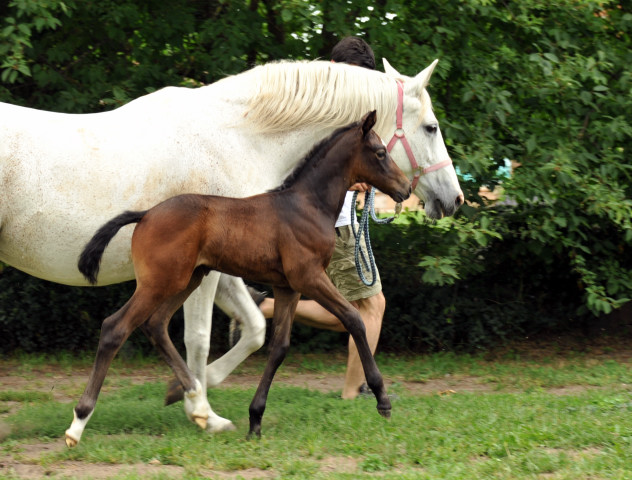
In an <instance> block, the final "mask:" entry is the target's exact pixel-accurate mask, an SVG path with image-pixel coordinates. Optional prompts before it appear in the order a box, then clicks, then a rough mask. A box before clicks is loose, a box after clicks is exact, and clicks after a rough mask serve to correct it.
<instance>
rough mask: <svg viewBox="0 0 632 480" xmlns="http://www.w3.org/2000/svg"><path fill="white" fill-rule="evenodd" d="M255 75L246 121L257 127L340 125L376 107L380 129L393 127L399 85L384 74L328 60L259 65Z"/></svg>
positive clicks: (265, 129)
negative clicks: (253, 92) (253, 91)
mask: <svg viewBox="0 0 632 480" xmlns="http://www.w3.org/2000/svg"><path fill="white" fill-rule="evenodd" d="M246 74H248V75H253V76H255V79H254V81H253V83H254V84H255V85H257V87H256V89H257V90H256V92H255V94H254V95H253V96H252V98H251V99H250V102H249V104H248V109H247V113H246V121H247V122H249V123H250V124H251V125H252V126H253V127H254V128H255V129H256V130H257V131H259V132H262V133H263V132H280V131H283V130H288V129H296V128H299V127H301V126H304V125H320V126H322V127H324V128H327V127H339V126H342V125H345V124H347V123H350V122H354V121H357V120H358V119H359V118H361V117H362V116H363V115H364V114H366V113H367V112H369V111H371V110H377V111H378V116H377V117H378V118H377V125H376V128H375V130H376V131H377V132H384V131H385V127H387V126H392V124H393V122H394V117H395V109H396V107H397V88H396V84H395V81H394V80H393V78H391V77H389V76H387V75H386V74H384V73H381V72H377V71H372V70H368V69H365V68H361V67H357V66H350V65H346V64H342V63H332V62H326V61H311V62H308V61H283V62H272V63H268V64H266V65H261V66H258V67H255V68H254V69H252V70H250V71H249V72H247V73H246Z"/></svg>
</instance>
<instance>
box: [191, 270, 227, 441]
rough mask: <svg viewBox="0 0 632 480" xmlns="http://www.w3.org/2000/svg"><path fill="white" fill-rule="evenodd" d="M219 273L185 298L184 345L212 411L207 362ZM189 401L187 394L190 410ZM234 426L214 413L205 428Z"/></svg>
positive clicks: (220, 428) (216, 428)
mask: <svg viewBox="0 0 632 480" xmlns="http://www.w3.org/2000/svg"><path fill="white" fill-rule="evenodd" d="M219 275H220V274H219V273H218V272H214V271H213V272H210V273H209V274H208V275H207V276H206V277H204V278H203V279H202V283H200V286H199V287H198V288H197V289H195V290H194V291H193V292H192V293H191V295H190V296H189V298H188V299H187V300H186V301H185V302H184V345H185V347H186V351H187V365H188V366H189V369H190V370H191V372H193V375H195V378H197V379H198V380H199V382H200V385H201V388H202V392H203V394H204V397H205V400H204V401H205V402H206V404H207V406H208V410H209V412H212V409H211V406H210V404H209V403H208V399H207V398H206V362H207V360H208V353H209V348H210V341H211V326H212V320H213V299H214V298H215V290H216V289H217V282H218V280H219ZM188 403H190V401H189V399H188V398H187V397H186V396H185V411H187V412H188V411H189V410H191V409H192V408H193V406H192V405H189V404H188ZM234 428H235V427H234V425H233V423H232V422H231V421H230V420H228V419H226V418H222V417H220V416H219V415H214V414H213V415H211V416H210V417H209V419H208V424H207V426H206V430H207V431H208V432H211V433H213V432H219V431H224V430H232V429H234Z"/></svg>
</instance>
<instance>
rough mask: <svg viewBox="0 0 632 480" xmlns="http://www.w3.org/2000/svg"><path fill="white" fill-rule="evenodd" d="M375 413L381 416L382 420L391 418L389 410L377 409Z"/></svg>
mask: <svg viewBox="0 0 632 480" xmlns="http://www.w3.org/2000/svg"><path fill="white" fill-rule="evenodd" d="M377 412H378V413H379V414H380V415H382V416H383V417H384V418H391V409H390V408H378V409H377Z"/></svg>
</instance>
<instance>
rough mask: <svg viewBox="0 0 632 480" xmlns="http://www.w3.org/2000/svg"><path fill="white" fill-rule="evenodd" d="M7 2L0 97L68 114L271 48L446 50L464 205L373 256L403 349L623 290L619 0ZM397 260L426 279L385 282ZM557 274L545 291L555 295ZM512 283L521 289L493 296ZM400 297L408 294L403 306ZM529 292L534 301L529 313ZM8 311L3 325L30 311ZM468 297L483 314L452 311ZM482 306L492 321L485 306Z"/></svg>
mask: <svg viewBox="0 0 632 480" xmlns="http://www.w3.org/2000/svg"><path fill="white" fill-rule="evenodd" d="M0 13H1V14H2V15H1V18H2V19H3V20H2V23H1V24H0V100H2V101H7V102H11V103H15V104H21V105H26V106H30V107H34V108H43V109H50V110H57V111H65V112H97V111H102V110H107V109H111V108H115V107H117V106H119V105H122V104H124V103H125V102H127V101H129V100H130V99H133V98H136V97H138V96H140V95H143V94H145V93H147V92H151V91H153V90H156V89H158V88H161V87H163V86H166V85H181V86H198V85H202V84H206V83H210V82H213V81H216V80H218V79H220V78H222V77H224V76H226V75H228V74H233V73H237V72H240V71H243V70H244V69H246V68H249V67H250V66H252V65H254V64H256V63H261V62H265V61H269V60H275V59H280V58H317V57H324V58H326V57H327V55H328V53H329V51H330V49H331V47H332V46H333V44H334V43H335V42H336V41H337V39H338V38H339V37H341V36H344V35H350V34H353V35H362V36H363V37H364V38H366V39H367V41H369V43H371V45H372V46H373V49H374V51H375V53H376V57H377V59H378V60H379V59H380V58H381V57H383V56H384V57H387V58H388V59H389V61H391V63H392V64H393V65H394V66H396V67H397V68H398V69H399V70H400V71H402V72H403V73H406V74H410V75H414V74H416V73H417V72H418V71H419V70H420V68H421V67H423V66H425V65H427V64H428V63H429V62H430V61H431V60H432V59H434V58H439V59H440V62H439V64H438V66H437V69H436V70H435V73H434V77H433V81H432V83H431V85H430V86H429V91H430V94H431V96H432V99H433V102H434V108H435V110H437V116H438V118H439V119H440V120H441V123H442V131H443V136H444V138H445V140H446V144H447V146H448V149H449V151H450V153H451V155H452V157H453V158H454V161H455V163H456V164H457V165H458V166H459V169H460V171H461V172H463V173H464V174H467V175H466V176H463V177H462V178H461V181H462V186H463V189H464V192H465V195H466V199H467V200H468V202H470V206H468V207H464V208H462V209H461V212H460V214H459V215H458V216H457V218H455V219H452V220H442V221H440V222H437V223H436V224H429V223H427V222H426V221H425V220H423V219H422V218H412V217H411V218H410V219H409V221H410V225H409V228H408V230H410V231H412V232H416V234H417V235H420V236H423V237H424V238H425V239H426V240H425V241H423V242H422V241H419V242H420V245H415V242H417V240H413V239H412V234H411V233H409V232H405V231H403V230H404V229H401V230H402V231H400V230H397V231H398V234H401V235H403V236H402V240H400V241H399V242H400V243H402V244H406V248H409V247H410V248H412V249H413V251H414V252H415V255H414V259H413V260H412V261H410V260H408V261H402V260H401V258H400V257H401V256H402V255H404V254H406V252H407V251H402V252H394V251H392V250H391V247H390V246H383V248H385V249H387V252H386V254H385V255H382V256H378V264H379V267H380V270H381V271H382V272H385V274H386V275H387V279H388V281H389V282H390V284H393V285H398V283H405V285H403V284H402V285H399V286H401V287H404V286H405V287H406V288H410V289H412V290H410V291H401V290H400V289H398V290H397V292H398V293H397V294H393V293H390V291H389V289H390V288H391V287H390V284H386V286H385V290H386V292H387V294H388V295H390V297H391V299H392V300H391V301H390V302H389V309H388V310H387V315H391V314H390V313H388V312H389V311H392V310H394V312H395V313H394V314H393V315H392V317H391V319H389V321H388V322H386V323H387V324H389V322H391V321H393V320H392V318H396V319H397V323H396V327H397V329H398V331H400V330H401V331H402V332H406V331H408V332H409V335H413V332H417V333H415V334H414V335H413V337H414V338H415V339H416V340H414V341H413V347H412V348H417V347H419V346H420V345H421V344H424V345H426V344H427V343H428V340H427V339H425V340H421V339H420V338H421V337H420V336H419V335H420V333H419V332H418V330H417V327H416V325H420V324H422V325H424V327H423V328H426V329H428V328H430V329H431V330H432V331H433V332H435V331H436V330H435V329H434V328H431V327H430V325H433V324H441V325H442V328H444V327H445V328H446V329H447V328H448V327H449V329H452V331H453V333H452V337H451V340H450V341H448V340H447V339H446V338H444V337H443V336H441V340H436V341H435V342H434V345H435V346H447V345H455V344H467V345H478V344H480V342H481V341H482V339H483V338H491V337H490V336H489V335H487V333H486V332H489V331H490V330H489V329H490V328H491V324H493V325H494V327H493V328H491V331H493V332H495V334H497V335H501V336H502V335H505V334H508V333H509V332H510V331H514V332H515V331H518V330H520V329H523V328H524V329H527V328H529V329H530V328H535V327H537V326H540V325H545V324H546V322H548V321H552V323H553V324H555V325H558V324H559V321H558V320H553V319H555V318H557V319H559V318H562V317H564V318H567V319H569V318H571V317H574V318H578V319H586V318H590V317H589V316H588V315H593V316H595V315H600V314H604V313H609V312H611V311H612V310H613V309H616V308H619V307H621V305H623V304H624V303H626V302H628V301H629V300H630V298H632V269H631V268H630V265H632V262H631V261H630V256H631V253H630V252H631V249H632V200H631V199H632V186H631V185H632V182H631V180H632V179H631V177H632V166H631V165H630V164H629V161H628V158H629V156H630V151H631V149H632V145H631V143H632V141H631V140H632V125H631V123H630V115H629V112H630V111H632V94H631V93H632V72H631V70H630V65H631V64H632V41H631V38H632V36H631V35H630V33H631V30H632V11H630V7H629V5H628V4H627V3H623V2H618V1H614V0H599V1H590V0H579V1H577V0H558V1H555V2H549V1H546V2H545V1H543V0H524V1H521V2H504V3H498V2H488V1H480V0H464V1H461V2H398V1H387V2H368V1H367V0H350V1H348V2H345V3H340V2H331V1H328V0H321V1H313V2H299V1H298V0H282V1H272V0H261V1H248V2H246V1H238V0H212V1H209V2H199V1H192V0H174V1H171V2H163V1H158V0H142V1H132V0H117V1H114V0H107V1H101V2H76V1H75V0H65V1H61V0H46V1H39V2H31V1H27V0H12V1H10V2H8V3H4V4H2V5H0ZM506 159H509V160H512V162H513V163H514V165H519V167H518V168H515V169H514V171H513V173H512V176H511V178H509V179H504V180H503V179H501V178H500V177H499V176H498V175H497V174H496V172H497V169H498V167H499V166H501V165H504V162H505V160H506ZM501 181H502V182H503V184H502V187H503V189H504V191H505V194H506V198H507V202H506V203H507V204H509V205H513V208H496V207H494V206H489V205H488V202H487V201H486V200H485V199H484V198H481V196H480V195H479V189H480V187H481V186H483V185H485V186H488V187H489V188H490V189H493V188H494V187H495V186H497V185H498V184H499V182H501ZM389 228H390V227H389ZM397 228H399V227H397ZM380 235H383V236H385V235H387V234H385V233H384V234H380ZM389 241H391V239H390V237H389ZM424 242H425V243H424ZM394 244H396V243H394ZM394 244H393V245H394ZM418 246H423V247H424V249H423V250H418V249H417V247H418ZM417 252H422V254H417ZM479 257H482V258H479ZM389 262H394V263H393V264H392V265H391V264H390V263H389ZM501 266H502V268H501ZM510 267H511V268H510ZM502 269H504V270H502ZM389 272H392V275H391V274H390V273H389ZM401 272H406V277H407V278H415V279H416V281H418V282H419V283H418V284H415V283H412V282H403V281H398V280H393V279H394V278H395V277H396V276H400V277H401V276H403V275H401ZM396 274H397V275H396ZM4 275H6V272H5V273H4V274H2V275H0V278H1V277H2V276H4ZM546 277H548V278H546ZM480 282H488V283H487V284H485V285H483V284H480V285H479V283H480ZM558 284H559V285H563V288H562V287H560V289H561V290H563V292H558V293H559V294H560V295H561V298H560V300H559V301H558V302H556V301H554V298H553V297H554V295H553V294H552V293H550V292H557V290H558V288H557V287H556V286H557V285H558ZM420 285H422V286H423V288H421V287H420ZM433 285H434V287H432V286H433ZM508 285H511V288H516V289H517V290H515V291H513V293H511V288H509V287H508ZM570 285H572V286H573V287H571V286H570ZM551 286H553V288H551ZM431 287H432V288H431ZM40 288H41V287H38V289H40ZM426 288H427V289H428V290H426ZM538 289H541V290H538ZM18 290H19V289H18V288H17V287H13V286H12V287H10V289H9V290H7V289H5V290H0V292H1V293H0V294H1V295H2V296H3V298H4V299H5V300H3V301H5V302H7V303H5V305H8V304H9V303H8V302H9V301H13V302H16V301H19V299H20V298H25V299H26V298H29V299H31V300H25V301H29V302H32V301H33V300H32V299H33V298H37V297H38V296H39V297H40V298H43V296H45V295H49V294H48V293H45V292H43V291H42V290H37V291H36V292H30V293H24V292H20V291H18ZM474 290H476V292H477V293H476V294H470V293H468V292H473V291H474ZM400 292H401V293H400ZM438 292H440V293H438ZM483 292H496V293H494V295H491V296H490V294H489V293H483ZM525 292H529V294H528V295H531V297H529V296H528V295H527V296H525V295H526V293H525ZM50 295H52V294H50ZM65 295H66V294H65V293H64V294H62V295H61V296H59V297H56V298H50V299H49V300H51V301H53V302H56V303H54V305H53V306H51V307H50V309H49V308H48V307H45V306H42V307H41V308H40V307H38V308H37V309H35V311H34V312H33V313H32V315H34V316H33V317H30V319H26V322H27V323H29V322H32V323H31V324H29V329H30V330H37V329H36V328H35V326H36V325H37V326H38V328H39V329H42V328H44V329H45V328H46V327H42V326H41V325H42V324H44V325H46V324H48V323H50V321H49V319H50V318H52V317H53V318H56V317H59V318H64V317H66V316H68V314H67V313H66V314H64V313H62V310H64V309H65V308H66V307H65V306H64V305H68V304H70V305H72V304H73V301H72V300H71V299H70V298H71V297H70V296H65ZM514 297H515V298H518V299H522V301H523V302H524V303H519V302H518V303H516V302H514V301H511V302H507V301H505V300H504V299H513V298H514ZM411 298H412V299H414V300H413V304H414V306H415V308H410V309H405V308H403V307H402V306H400V305H399V303H398V302H399V301H401V302H404V303H403V304H404V305H405V304H407V303H409V301H410V299H411ZM11 299H12V300H11ZM393 300H396V301H393ZM90 301H91V302H92V301H94V302H95V304H97V305H98V304H99V300H97V299H96V298H95V299H93V300H90ZM533 301H535V302H536V310H537V312H538V315H537V319H535V320H532V323H531V324H528V322H527V321H526V318H528V317H529V316H530V315H531V316H532V317H533V316H534V315H533V305H531V302H533ZM538 302H542V303H538ZM14 305H15V304H14ZM421 305H424V306H425V307H424V308H423V309H422V308H419V307H420V306H421ZM497 305H503V308H502V309H499V308H497ZM73 306H74V305H73ZM466 307H467V308H466ZM3 308H5V310H3V311H2V312H3V313H2V314H1V315H0V323H1V322H2V318H5V319H6V318H8V317H11V318H17V317H18V316H19V314H18V313H17V312H16V309H20V308H23V307H20V306H18V307H15V306H14V307H9V306H7V307H3ZM85 308H86V306H85V305H81V306H80V308H79V309H77V311H85ZM564 308H567V309H568V310H567V311H566V313H564V314H563V313H562V312H563V309H564ZM6 309H9V310H6ZM66 309H67V308H66ZM99 310H100V311H101V309H99ZM104 310H107V311H113V310H112V309H109V308H106V309H104ZM51 311H52V312H51ZM56 311H59V314H57V313H56ZM467 311H469V312H478V313H476V314H474V313H470V314H465V313H463V315H461V314H460V313H459V314H458V315H457V314H456V313H455V312H467ZM492 311H493V312H495V313H493V314H491V313H489V312H492ZM424 312H432V313H428V314H427V315H426V314H424ZM482 312H488V314H489V315H491V317H486V318H487V319H486V320H481V316H480V314H482ZM51 313H52V314H53V315H52V317H51ZM400 314H401V315H400ZM2 315H4V316H2ZM71 316H72V315H71ZM100 316H101V313H100V314H99V317H100ZM490 318H491V319H490ZM43 319H44V320H43ZM517 319H520V321H518V320H517ZM7 322H8V321H7V320H5V324H6V323H7ZM400 322H401V323H402V324H403V325H402V326H401V328H400V325H399V323H400ZM461 322H465V323H467V322H471V326H470V327H467V328H466V325H465V323H464V324H463V325H461V326H459V325H460V323H461ZM481 322H483V323H484V324H485V325H483V324H481ZM413 326H414V327H413ZM55 328H63V327H55ZM461 330H468V331H470V332H471V333H470V334H469V335H470V336H469V337H468V338H465V337H464V336H463V334H461V333H457V332H458V331H461ZM390 333H392V332H389V334H390ZM28 334H29V335H35V333H34V332H33V331H29V333H28ZM38 334H39V333H38ZM433 334H434V333H433ZM428 335H429V334H428ZM492 336H493V335H492ZM413 337H411V338H413ZM477 339H478V340H477ZM29 342H31V340H29V341H28V342H25V344H28V343H29ZM20 343H21V342H20ZM79 343H81V342H79ZM483 343H485V342H483ZM32 344H33V345H35V343H32ZM91 344H92V343H91Z"/></svg>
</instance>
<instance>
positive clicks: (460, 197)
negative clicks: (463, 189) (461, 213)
mask: <svg viewBox="0 0 632 480" xmlns="http://www.w3.org/2000/svg"><path fill="white" fill-rule="evenodd" d="M463 202H465V197H464V196H463V194H462V193H459V195H458V196H457V197H456V201H455V202H454V204H455V205H456V207H457V208H459V207H460V206H461V205H463Z"/></svg>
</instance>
